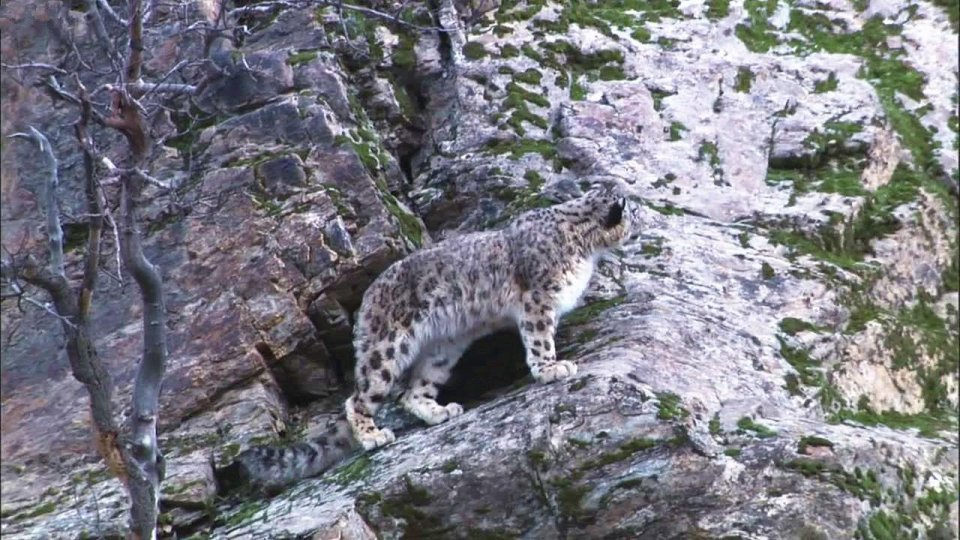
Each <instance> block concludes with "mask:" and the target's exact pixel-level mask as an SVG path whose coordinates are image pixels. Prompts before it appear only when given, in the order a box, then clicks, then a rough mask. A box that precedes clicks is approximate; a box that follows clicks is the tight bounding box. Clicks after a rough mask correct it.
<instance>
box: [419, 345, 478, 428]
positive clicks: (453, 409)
mask: <svg viewBox="0 0 960 540" xmlns="http://www.w3.org/2000/svg"><path fill="white" fill-rule="evenodd" d="M471 341H473V340H472V339H471V338H470V337H460V338H451V339H442V340H439V341H437V342H435V343H434V344H433V345H432V346H431V347H430V348H429V349H428V350H427V351H426V352H425V354H424V355H423V356H422V357H421V358H420V360H419V361H417V363H416V365H415V366H414V368H413V372H412V373H411V376H410V388H409V389H408V390H407V391H406V392H405V393H404V394H403V398H401V403H402V404H403V407H404V408H405V409H407V410H408V411H410V412H411V413H412V414H414V415H416V416H417V417H418V418H420V419H421V420H423V421H424V422H426V423H427V424H430V425H434V424H439V423H441V422H445V421H447V420H449V419H451V418H454V417H457V416H460V415H461V414H463V407H462V406H460V404H459V403H448V404H446V405H440V404H439V403H437V393H438V392H439V389H438V388H437V386H438V385H442V384H443V383H445V382H447V379H449V378H450V372H451V371H452V370H453V367H454V366H455V365H457V361H458V360H460V357H461V356H463V353H464V351H466V350H467V348H468V347H469V346H470V343H471Z"/></svg>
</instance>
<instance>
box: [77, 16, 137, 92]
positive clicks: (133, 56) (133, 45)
mask: <svg viewBox="0 0 960 540" xmlns="http://www.w3.org/2000/svg"><path fill="white" fill-rule="evenodd" d="M87 1H88V2H89V1H91V0H87ZM129 28H130V36H129V37H130V53H129V55H128V56H127V67H126V81H127V82H137V81H139V80H140V68H141V66H142V65H143V4H142V2H141V0H130V25H129Z"/></svg>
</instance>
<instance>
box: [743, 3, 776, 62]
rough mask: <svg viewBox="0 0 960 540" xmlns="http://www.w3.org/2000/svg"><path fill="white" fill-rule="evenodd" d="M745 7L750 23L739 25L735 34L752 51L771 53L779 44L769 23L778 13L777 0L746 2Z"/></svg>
mask: <svg viewBox="0 0 960 540" xmlns="http://www.w3.org/2000/svg"><path fill="white" fill-rule="evenodd" d="M743 7H744V9H745V10H746V11H747V21H748V22H747V24H743V23H741V24H738V25H737V27H736V29H735V30H734V32H735V33H736V35H737V37H738V38H740V41H742V42H743V44H744V45H746V46H747V48H748V49H750V50H751V51H753V52H759V53H765V52H767V51H769V50H770V49H771V48H773V47H774V46H775V45H776V44H777V36H776V34H775V33H774V30H773V27H772V26H770V22H769V21H770V18H771V17H772V16H773V14H774V13H775V12H776V9H777V0H744V2H743Z"/></svg>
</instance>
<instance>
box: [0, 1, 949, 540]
mask: <svg viewBox="0 0 960 540" xmlns="http://www.w3.org/2000/svg"><path fill="white" fill-rule="evenodd" d="M371 5H372V6H373V7H377V8H380V9H387V8H386V7H385V6H378V5H375V4H371ZM69 7H70V6H69V5H65V6H61V5H60V4H57V3H50V4H39V5H38V4H35V3H33V2H26V1H11V2H6V3H5V4H4V6H3V7H2V8H0V28H2V30H3V41H2V47H3V49H2V52H3V58H4V62H5V63H8V64H12V63H18V62H25V61H28V60H30V61H50V59H51V58H56V57H58V55H60V54H61V53H62V52H63V50H62V49H63V47H64V45H63V43H64V42H63V40H62V31H63V29H64V28H66V29H69V30H70V31H71V32H72V33H73V35H75V36H80V37H83V36H86V35H88V34H89V32H91V30H89V29H88V27H87V22H86V20H85V19H84V17H83V14H82V13H79V12H77V11H70V10H69V9H68V8H69ZM189 7H190V9H191V10H192V11H191V14H190V17H192V18H188V19H187V20H186V21H184V20H183V19H180V18H177V17H166V18H165V17H163V16H158V18H157V21H158V23H157V24H159V25H161V27H162V30H163V31H162V33H163V35H164V36H167V37H165V38H164V39H163V40H161V42H160V43H161V46H159V47H157V48H155V49H154V50H152V51H151V52H150V62H148V66H149V69H150V70H151V72H152V73H159V74H162V73H164V72H166V71H167V70H169V69H170V68H171V67H172V66H173V65H174V64H175V63H176V62H177V55H178V54H183V53H184V51H190V50H194V49H195V48H197V47H199V46H200V45H199V44H198V43H196V42H194V41H192V38H190V37H189V36H190V34H183V33H181V32H180V31H182V30H183V29H184V27H185V26H186V25H188V24H190V23H191V22H192V21H195V20H203V19H204V18H206V19H208V20H215V19H216V13H215V9H214V8H212V7H210V6H209V5H208V4H206V3H198V4H196V5H193V4H190V5H189ZM951 10H952V11H951ZM956 10H957V7H956V5H955V4H954V5H952V7H949V6H948V8H947V9H946V10H945V9H944V8H942V7H939V6H937V5H933V4H929V3H926V2H922V3H905V2H898V1H896V0H891V1H888V0H872V1H870V2H857V1H855V2H852V3H850V2H846V1H833V2H804V1H790V2H787V1H784V0H780V1H779V2H778V1H777V0H772V1H770V2H759V1H754V0H745V1H744V2H737V1H735V2H729V3H728V2H726V1H723V0H712V1H708V2H706V3H704V2H700V1H691V2H686V1H684V2H667V1H663V2H661V1H657V2H631V1H629V0H624V1H616V2H614V1H606V0H600V1H598V2H595V3H579V2H577V3H563V4H561V3H546V2H541V1H534V0H526V1H524V0H521V1H520V2H514V1H510V2H504V3H502V4H501V5H499V6H497V5H495V4H491V3H485V2H471V3H456V2H453V1H452V0H444V1H442V2H439V3H431V4H429V5H427V4H422V5H416V6H412V7H409V9H408V11H407V12H406V13H407V16H406V18H405V20H407V21H408V22H411V24H416V25H419V26H423V27H439V28H441V29H442V31H436V30H429V31H422V32H421V31H415V30H411V29H410V28H409V27H397V26H392V25H390V24H387V23H382V22H380V21H378V20H376V19H370V18H367V17H365V16H364V15H362V14H359V13H356V12H350V11H345V12H344V13H345V14H346V15H345V16H344V18H343V20H341V18H340V17H339V16H338V15H337V13H336V11H335V10H333V9H329V8H328V9H316V8H315V7H302V8H300V7H290V6H288V7H283V8H279V7H277V8H273V9H265V10H263V11H262V12H259V13H258V14H254V15H249V14H248V15H245V18H244V19H243V21H242V22H243V23H244V24H246V25H247V26H248V28H250V29H251V32H252V33H251V34H250V35H248V36H246V38H245V39H244V41H243V43H242V44H241V46H239V47H238V48H236V49H235V50H230V49H225V50H224V51H222V52H221V53H219V56H217V55H215V56H214V57H215V58H216V59H217V62H218V65H219V67H220V71H219V75H218V76H217V77H215V78H214V79H213V80H211V81H210V83H209V84H208V85H207V86H206V88H205V89H204V90H203V91H202V92H201V93H200V94H199V95H198V96H196V97H195V98H194V99H193V100H192V103H191V104H190V110H189V111H174V112H173V113H170V114H167V115H159V116H158V120H157V122H156V125H155V130H156V131H157V133H158V134H160V135H161V139H162V140H163V143H162V148H161V149H160V151H158V152H157V155H156V157H155V159H154V160H153V162H152V164H151V170H152V171H153V172H154V174H155V175H157V176H158V177H162V178H167V179H178V180H179V181H180V186H181V187H180V188H179V189H177V190H176V191H175V192H172V193H169V192H168V193H156V194H154V196H153V197H152V200H151V206H150V211H149V227H147V229H148V230H149V238H148V255H149V256H150V257H151V258H152V259H153V260H154V261H155V262H156V263H158V264H159V265H160V267H161V268H162V270H163V278H164V281H165V283H166V285H167V288H168V292H167V294H168V296H167V298H168V300H167V305H168V308H169V312H170V315H169V321H170V322H169V333H170V338H169V342H170V360H169V366H168V371H167V378H166V381H165V384H164V392H163V394H162V396H161V400H162V405H163V417H162V425H163V429H164V431H163V434H162V438H161V441H162V445H163V449H164V452H165V454H166V460H167V480H166V482H165V485H164V488H163V493H164V497H165V498H164V500H163V502H162V507H163V509H164V511H165V513H164V517H163V523H164V530H165V531H166V532H176V533H177V534H178V535H179V536H181V537H183V536H187V535H190V534H194V533H196V534H197V535H198V537H205V536H206V535H209V536H210V537H216V538H250V537H284V538H286V537H291V538H292V537H297V538H301V537H304V538H305V537H312V538H327V537H331V538H335V537H342V538H373V537H381V538H398V537H404V536H409V537H421V536H432V537H466V538H514V537H526V538H601V537H603V538H680V537H683V538H720V537H742V538H781V537H782V538H849V537H854V536H856V537H861V538H877V539H883V538H900V537H907V536H908V535H909V536H910V537H927V538H951V537H956V536H957V528H956V523H957V519H958V513H957V492H958V479H957V467H958V450H957V436H956V428H957V420H956V419H957V408H958V373H957V370H958V352H957V351H958V329H957V324H958V303H960V302H958V292H957V290H958V262H957V224H956V219H957V199H956V197H957V189H956V186H957V167H958V164H957V144H958V143H957V141H958V138H957V77H958V75H957V74H958V60H957V54H956V51H955V47H954V45H955V43H956V40H957V29H956V28H957V27H956V24H957V13H956ZM951 17H952V19H951ZM58 20H59V21H62V23H61V24H54V21H58ZM27 36H30V39H27ZM191 48H194V49H191ZM37 79H38V76H37V74H36V73H34V72H31V71H29V70H14V69H5V70H4V71H3V81H2V88H3V96H4V100H3V112H4V115H3V134H4V135H7V134H9V133H11V132H13V131H17V130H20V129H23V128H24V126H26V125H36V126H37V127H38V128H41V129H42V130H44V131H45V132H47V133H48V134H49V135H50V137H51V141H52V142H53V143H54V146H55V148H56V151H57V152H58V155H59V157H60V158H61V168H60V172H61V176H62V182H63V185H64V187H63V195H62V198H63V201H64V203H63V210H64V213H65V214H67V231H68V233H70V231H71V230H73V234H78V235H81V237H82V235H83V234H84V232H83V231H84V230H83V225H82V221H81V219H80V218H79V217H73V218H71V217H70V216H76V212H75V211H74V209H75V208H77V206H78V204H79V201H80V200H81V199H80V197H79V195H78V194H79V193H80V191H81V188H80V187H79V186H80V182H79V177H80V174H79V167H80V165H79V152H78V151H77V149H76V147H75V143H74V142H73V140H72V133H70V132H69V130H65V129H60V128H58V127H57V126H62V125H67V124H68V123H69V122H71V121H72V120H73V118H74V115H75V114H76V113H75V111H74V110H73V109H71V108H70V107H68V106H65V105H63V104H61V103H55V102H51V101H50V99H49V98H48V97H47V96H46V95H45V94H44V93H43V92H41V91H39V90H38V89H37V88H36V87H34V84H35V83H36V81H37ZM188 113H189V114H188ZM102 145H103V146H105V147H107V151H109V150H110V149H111V148H112V146H115V147H117V148H119V147H120V141H119V140H114V139H111V138H106V139H104V141H103V143H102ZM110 145H112V146H110ZM2 152H3V176H2V180H3V185H2V189H3V191H2V192H3V214H4V223H3V245H4V247H5V248H7V249H10V250H16V249H42V245H43V238H42V236H41V235H42V232H43V231H42V227H41V226H40V225H41V223H42V220H41V218H40V209H39V208H38V200H39V194H40V193H42V191H41V190H42V187H41V180H40V173H39V172H38V171H37V170H35V167H34V166H33V164H34V163H35V162H36V159H35V154H34V153H33V152H34V150H33V149H31V148H28V147H27V146H26V145H21V144H20V143H10V142H8V141H7V140H5V141H4V145H3V147H2ZM592 182H620V183H622V184H624V185H625V186H627V189H628V190H629V192H630V193H631V195H632V196H634V197H636V198H637V199H638V200H641V201H642V202H643V204H645V206H646V208H647V209H648V211H647V213H646V222H645V227H644V232H643V237H642V242H641V243H639V244H636V245H630V246H627V247H626V248H625V249H623V250H621V251H618V252H616V253H613V254H611V256H610V257H609V258H608V260H606V261H605V262H604V263H603V264H602V266H601V269H600V275H599V276H597V277H596V278H595V280H594V282H593V285H592V287H591V289H590V291H589V293H588V297H587V301H586V303H585V306H584V307H582V308H581V309H579V310H577V311H576V312H574V313H573V314H571V315H570V316H569V317H568V318H567V319H566V321H565V322H564V323H563V325H562V329H561V334H560V338H559V342H558V343H559V346H560V347H561V353H562V354H561V355H562V356H563V357H565V358H567V359H572V360H574V361H576V362H577V363H578V364H579V366H580V374H579V375H578V377H576V378H575V379H574V380H571V381H565V382H562V383H557V384H552V385H547V386H541V385H535V384H532V383H530V381H529V379H528V378H526V377H525V368H524V366H523V363H522V362H523V360H522V351H521V349H520V345H519V342H518V341H517V340H516V338H515V337H514V336H512V335H510V334H502V335H497V336H494V337H492V338H488V339H485V340H483V341H482V342H481V343H479V344H478V345H477V346H475V347H474V348H473V349H472V350H471V351H470V352H468V353H467V358H466V359H465V360H464V361H463V362H462V364H463V365H462V366H461V367H460V368H458V373H457V376H456V377H455V378H454V379H453V380H452V381H451V385H450V388H448V389H447V391H446V395H447V396H448V398H451V399H452V398H456V399H457V400H459V401H463V402H465V404H466V405H467V409H468V410H467V412H466V413H465V414H464V415H463V416H462V417H459V418H456V419H454V420H453V421H451V422H448V423H446V424H443V425H440V426H436V427H433V428H426V427H424V426H423V425H420V424H419V423H417V422H415V421H413V420H412V419H410V418H409V417H407V416H406V415H404V414H403V413H401V412H399V411H397V410H390V411H387V416H388V420H387V422H388V424H390V425H391V427H392V428H394V431H395V432H396V433H397V434H398V435H399V439H398V441H397V442H396V443H395V444H392V445H390V446H388V447H385V448H383V449H381V450H379V451H376V452H373V453H368V454H362V455H357V456H355V457H354V458H352V459H351V460H349V461H347V462H345V463H344V464H343V465H341V466H339V467H338V468H335V469H334V470H332V471H330V472H328V473H327V474H325V475H323V476H322V477H319V478H315V479H308V480H304V481H302V482H300V483H298V484H296V485H294V486H292V487H291V488H290V489H289V490H287V491H285V492H284V493H282V494H280V495H278V496H276V497H274V498H271V499H249V500H242V501H238V500H228V501H224V500H220V499H217V498H216V497H215V494H214V485H213V475H212V469H211V459H212V460H213V462H215V463H217V464H220V465H222V464H224V463H227V462H229V461H230V459H231V458H232V457H233V456H235V455H236V454H237V453H238V452H239V451H241V450H242V449H243V448H246V447H248V446H250V445H253V444H263V443H271V442H279V443H282V442H284V441H290V440H296V439H297V438H299V437H304V436H308V435H309V434H310V433H311V431H312V430H314V429H316V428H317V427H318V426H322V425H323V423H324V421H325V420H326V419H327V418H329V417H330V415H332V414H335V413H336V412H338V411H339V403H340V400H341V399H342V398H343V392H344V389H346V388H348V387H349V386H350V384H349V378H350V376H351V375H350V373H351V371H350V368H351V366H352V351H351V346H350V315H351V313H352V312H353V311H354V310H355V309H356V308H357V306H358V304H359V299H360V296H361V294H362V292H363V290H364V288H365V286H366V285H367V284H369V283H370V281H371V280H372V279H373V278H374V277H375V276H376V275H377V273H378V272H380V271H381V270H382V269H383V268H385V267H386V266H387V265H389V264H390V263H391V262H392V261H394V260H396V259H398V258H401V257H403V256H404V255H405V254H407V253H409V252H410V251H411V250H413V249H416V248H417V247H419V246H422V245H424V244H427V243H429V242H431V238H433V239H437V238H443V237H447V236H451V235H455V234H458V233H461V232H465V231H472V230H479V229H484V228H488V227H495V226H497V225H498V224H500V223H502V222H504V221H505V220H507V219H509V218H510V217H511V216H513V215H516V214H517V213H520V212H522V211H524V210H525V209H528V208H531V207H535V206H539V205H544V204H550V202H551V201H552V200H557V199H560V198H563V197H566V196H570V195H572V194H575V193H576V192H578V190H580V189H581V188H582V187H585V186H587V185H589V184H590V183H592ZM74 245H79V243H77V244H74ZM111 249H112V247H111ZM81 250H82V249H81V248H75V249H74V250H73V251H71V252H70V260H71V261H72V262H71V264H72V271H74V272H76V271H77V268H78V265H79V261H80V255H81V253H80V251H81ZM108 255H109V256H112V253H108ZM107 266H108V267H110V264H109V263H108V264H107ZM113 268H114V269H115V266H114V267H113ZM128 282H129V280H124V283H125V284H124V285H119V284H118V283H117V282H115V281H112V280H109V279H104V281H103V282H102V283H101V285H100V288H99V290H98V294H99V298H98V302H97V304H96V307H95V320H96V324H95V328H96V329H97V332H98V340H97V344H98V346H99V348H100V351H101V356H103V357H104V359H105V360H106V361H107V363H108V365H109V367H110V368H111V369H112V370H113V371H112V372H113V373H114V377H115V381H116V384H117V385H118V389H119V392H118V394H119V395H118V402H119V403H124V404H125V403H127V402H128V401H129V394H130V387H131V381H132V377H133V373H134V372H135V369H136V360H135V359H136V358H137V357H138V354H139V352H138V351H139V350H140V349H139V347H140V328H139V325H140V323H139V322H138V321H139V320H140V317H139V309H140V308H139V303H138V301H137V300H136V298H137V293H136V291H135V290H134V289H133V288H131V287H130V286H129V285H127V284H126V283H128ZM2 317H3V328H2V337H3V374H2V379H3V389H2V412H3V419H2V432H3V441H2V447H0V448H2V458H3V464H2V467H3V477H2V488H3V503H2V527H3V533H4V536H5V537H6V536H8V535H9V536H10V537H11V538H38V537H44V538H49V537H56V538H60V537H62V538H75V537H78V536H84V537H90V536H98V535H104V536H116V535H119V534H121V531H122V527H123V525H124V523H125V519H126V516H125V511H126V507H125V499H124V495H123V492H122V489H121V488H120V485H119V483H117V482H116V481H115V480H113V479H111V478H109V475H108V474H107V473H106V469H105V468H104V467H103V466H102V464H101V463H100V460H99V459H98V458H97V457H96V452H95V450H94V449H93V447H92V444H91V442H90V436H89V419H88V412H87V398H86V395H85V393H84V391H83V389H82V387H81V386H80V384H79V383H77V382H76V381H75V380H74V379H73V378H72V377H71V375H70V373H69V370H68V368H67V361H66V357H65V352H64V349H63V344H62V335H61V333H60V331H59V329H58V328H59V327H58V324H57V321H55V320H53V319H52V318H51V316H49V315H48V314H46V313H45V312H43V311H41V310H37V309H32V308H28V309H26V310H25V311H20V310H18V308H17V306H16V305H14V303H12V302H8V301H5V302H4V304H3V310H2Z"/></svg>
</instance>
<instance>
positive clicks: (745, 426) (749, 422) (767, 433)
mask: <svg viewBox="0 0 960 540" xmlns="http://www.w3.org/2000/svg"><path fill="white" fill-rule="evenodd" d="M737 427H738V428H740V430H741V431H743V432H747V431H750V432H753V434H754V435H755V436H757V437H759V438H761V439H766V438H769V437H776V436H777V432H776V431H774V430H772V429H770V428H768V427H767V426H764V425H762V424H758V423H756V422H754V421H753V419H751V418H749V417H747V416H744V417H743V418H741V419H740V420H738V421H737Z"/></svg>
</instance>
